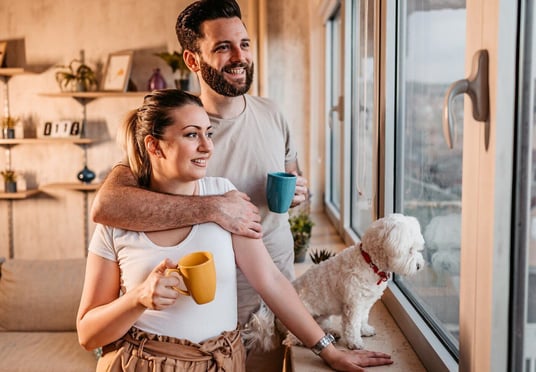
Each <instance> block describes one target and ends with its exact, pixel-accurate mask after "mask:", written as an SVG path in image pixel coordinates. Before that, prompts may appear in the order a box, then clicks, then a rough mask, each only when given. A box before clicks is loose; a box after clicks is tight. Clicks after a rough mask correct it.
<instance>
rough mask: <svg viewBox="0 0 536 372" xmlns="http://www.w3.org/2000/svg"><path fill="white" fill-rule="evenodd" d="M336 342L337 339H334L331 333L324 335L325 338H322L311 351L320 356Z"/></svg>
mask: <svg viewBox="0 0 536 372" xmlns="http://www.w3.org/2000/svg"><path fill="white" fill-rule="evenodd" d="M333 342H335V337H333V335H331V334H330V333H326V334H325V335H324V337H322V338H321V339H320V340H319V341H318V342H317V343H316V345H315V346H313V347H312V348H311V350H312V351H313V353H315V354H316V355H318V354H320V352H321V351H322V350H324V349H325V348H326V347H328V346H329V344H331V343H333Z"/></svg>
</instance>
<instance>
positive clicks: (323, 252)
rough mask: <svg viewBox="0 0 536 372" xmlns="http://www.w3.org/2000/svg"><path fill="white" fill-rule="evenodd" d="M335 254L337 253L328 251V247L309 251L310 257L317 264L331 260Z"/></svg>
mask: <svg viewBox="0 0 536 372" xmlns="http://www.w3.org/2000/svg"><path fill="white" fill-rule="evenodd" d="M333 256H335V253H333V252H331V251H328V250H327V249H320V250H315V251H314V252H309V257H311V261H313V263H315V264H319V263H320V262H322V261H325V260H329V259H330V258H331V257H333Z"/></svg>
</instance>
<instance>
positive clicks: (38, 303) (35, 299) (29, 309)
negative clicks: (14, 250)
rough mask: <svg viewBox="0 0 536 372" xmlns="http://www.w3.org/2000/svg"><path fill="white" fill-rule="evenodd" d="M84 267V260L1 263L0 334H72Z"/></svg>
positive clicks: (15, 260)
mask: <svg viewBox="0 0 536 372" xmlns="http://www.w3.org/2000/svg"><path fill="white" fill-rule="evenodd" d="M85 265H86V259H85V258H74V259H60V260H22V259H11V260H7V261H5V262H4V263H3V264H2V266H1V276H0V331H76V313H77V311H78V306H79V304H80V297H81V295H82V286H83V283H84V275H85ZM0 337H2V336H0Z"/></svg>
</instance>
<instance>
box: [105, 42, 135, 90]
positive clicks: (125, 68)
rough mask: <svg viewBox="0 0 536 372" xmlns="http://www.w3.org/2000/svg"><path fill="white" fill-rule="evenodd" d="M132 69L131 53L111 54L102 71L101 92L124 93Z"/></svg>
mask: <svg viewBox="0 0 536 372" xmlns="http://www.w3.org/2000/svg"><path fill="white" fill-rule="evenodd" d="M131 68H132V51H124V52H116V53H111V54H110V55H109V56H108V63H107V64H106V68H105V70H104V78H103V80H102V88H101V89H102V90H104V91H116V92H126V90H127V87H128V81H129V79H130V69H131Z"/></svg>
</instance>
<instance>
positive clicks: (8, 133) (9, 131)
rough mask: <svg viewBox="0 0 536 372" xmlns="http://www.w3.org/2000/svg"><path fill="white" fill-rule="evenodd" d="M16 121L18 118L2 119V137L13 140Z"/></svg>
mask: <svg viewBox="0 0 536 372" xmlns="http://www.w3.org/2000/svg"><path fill="white" fill-rule="evenodd" d="M18 120H19V119H18V118H14V117H12V116H6V117H3V118H2V137H4V138H15V126H16V125H17V122H18Z"/></svg>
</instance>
